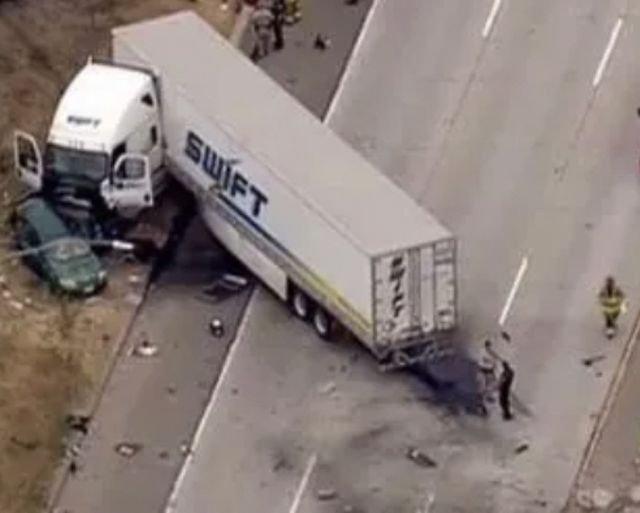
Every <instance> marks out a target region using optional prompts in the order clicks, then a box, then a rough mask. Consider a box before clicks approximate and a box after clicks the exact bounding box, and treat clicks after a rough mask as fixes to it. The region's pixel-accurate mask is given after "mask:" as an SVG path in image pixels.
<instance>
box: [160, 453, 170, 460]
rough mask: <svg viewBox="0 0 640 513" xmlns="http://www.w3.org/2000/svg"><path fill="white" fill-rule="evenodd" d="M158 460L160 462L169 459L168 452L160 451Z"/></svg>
mask: <svg viewBox="0 0 640 513" xmlns="http://www.w3.org/2000/svg"><path fill="white" fill-rule="evenodd" d="M158 458H160V459H161V460H166V459H169V451H160V452H159V453H158Z"/></svg>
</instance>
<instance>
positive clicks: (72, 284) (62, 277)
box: [10, 197, 107, 296]
mask: <svg viewBox="0 0 640 513" xmlns="http://www.w3.org/2000/svg"><path fill="white" fill-rule="evenodd" d="M10 223H11V225H12V228H13V231H14V236H15V242H16V246H17V248H18V251H19V252H20V253H21V256H22V259H23V261H24V262H25V264H26V265H27V266H28V267H29V268H30V269H31V270H33V271H34V272H35V273H36V274H37V275H38V276H39V277H40V278H41V279H42V280H43V281H44V282H46V283H47V284H48V285H49V287H50V288H51V290H52V291H53V292H57V293H63V294H68V295H77V296H88V295H92V294H95V293H97V292H99V291H100V290H102V289H103V288H104V286H105V285H106V283H107V272H106V270H105V269H104V267H103V265H102V263H101V262H100V260H99V259H98V257H97V256H96V255H95V253H94V252H93V250H92V248H91V245H90V243H89V242H88V241H87V240H86V239H83V238H79V237H76V236H73V235H72V234H71V232H70V231H69V229H68V227H67V226H66V225H65V223H64V222H63V221H62V219H61V218H60V217H59V216H58V214H56V212H55V211H54V210H53V209H52V208H51V207H50V206H49V205H48V204H47V203H46V202H45V201H44V200H43V199H41V198H38V197H32V198H28V199H26V200H25V201H23V202H22V203H21V204H19V205H18V206H17V207H16V209H15V210H14V212H13V214H12V216H11V218H10Z"/></svg>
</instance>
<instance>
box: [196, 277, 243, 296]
mask: <svg viewBox="0 0 640 513" xmlns="http://www.w3.org/2000/svg"><path fill="white" fill-rule="evenodd" d="M248 286H249V279H248V278H246V277H245V276H241V275H239V274H231V273H224V274H222V275H220V276H218V277H216V278H215V279H214V280H213V281H212V282H211V283H210V284H209V285H207V286H206V287H205V288H204V289H203V290H202V292H203V294H204V295H205V296H206V297H208V298H213V299H214V302H220V301H222V300H224V299H227V298H228V297H230V296H233V295H235V294H238V293H240V292H242V291H243V290H244V289H246V288H247V287H248Z"/></svg>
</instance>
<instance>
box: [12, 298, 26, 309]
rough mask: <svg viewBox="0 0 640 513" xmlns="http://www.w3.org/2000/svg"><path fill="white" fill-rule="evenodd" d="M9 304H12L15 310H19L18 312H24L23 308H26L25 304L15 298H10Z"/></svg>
mask: <svg viewBox="0 0 640 513" xmlns="http://www.w3.org/2000/svg"><path fill="white" fill-rule="evenodd" d="M9 306H11V308H13V309H14V310H17V311H18V312H22V310H24V304H22V303H21V302H20V301H17V300H15V299H11V300H9Z"/></svg>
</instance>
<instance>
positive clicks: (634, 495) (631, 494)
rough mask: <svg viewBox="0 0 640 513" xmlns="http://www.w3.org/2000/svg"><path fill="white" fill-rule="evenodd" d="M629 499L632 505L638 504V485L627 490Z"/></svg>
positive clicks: (639, 499)
mask: <svg viewBox="0 0 640 513" xmlns="http://www.w3.org/2000/svg"><path fill="white" fill-rule="evenodd" d="M629 499H631V502H632V503H633V504H640V484H637V485H634V486H632V487H631V489H630V490H629Z"/></svg>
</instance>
